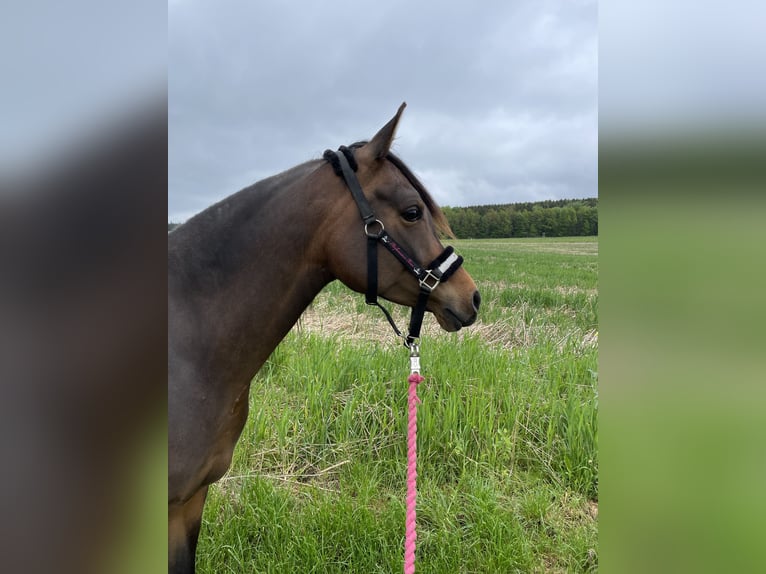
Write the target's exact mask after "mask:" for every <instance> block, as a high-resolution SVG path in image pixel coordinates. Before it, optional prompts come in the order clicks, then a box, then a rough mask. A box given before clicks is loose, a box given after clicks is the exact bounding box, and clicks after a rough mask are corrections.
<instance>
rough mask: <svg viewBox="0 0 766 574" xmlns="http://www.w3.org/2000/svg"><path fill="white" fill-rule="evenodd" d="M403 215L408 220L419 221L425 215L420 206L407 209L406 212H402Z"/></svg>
mask: <svg viewBox="0 0 766 574" xmlns="http://www.w3.org/2000/svg"><path fill="white" fill-rule="evenodd" d="M402 217H403V218H404V219H406V220H407V221H417V220H418V219H420V218H421V217H423V212H422V211H421V210H420V208H419V207H415V206H413V207H409V208H407V209H405V210H404V212H402Z"/></svg>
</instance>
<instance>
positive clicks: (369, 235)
mask: <svg viewBox="0 0 766 574" xmlns="http://www.w3.org/2000/svg"><path fill="white" fill-rule="evenodd" d="M375 223H377V224H378V225H380V231H378V232H377V233H370V232H369V230H368V229H367V227H368V226H369V225H370V224H375ZM385 230H386V228H385V227H384V226H383V222H382V221H381V220H380V219H376V220H375V221H371V222H370V223H365V224H364V234H365V235H366V236H367V237H372V238H373V239H380V237H381V235H383V232H384V231H385Z"/></svg>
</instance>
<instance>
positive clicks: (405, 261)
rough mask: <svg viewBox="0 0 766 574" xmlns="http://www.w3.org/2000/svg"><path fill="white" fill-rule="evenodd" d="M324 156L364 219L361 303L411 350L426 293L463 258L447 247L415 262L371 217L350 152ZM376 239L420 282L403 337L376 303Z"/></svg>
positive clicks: (458, 264)
mask: <svg viewBox="0 0 766 574" xmlns="http://www.w3.org/2000/svg"><path fill="white" fill-rule="evenodd" d="M324 158H325V159H326V160H327V161H328V162H330V165H332V167H333V169H334V170H335V174H336V175H338V176H339V177H342V178H343V180H344V181H345V182H346V186H348V188H349V190H350V191H351V195H352V196H353V198H354V201H355V202H356V205H357V207H358V208H359V215H361V217H362V221H363V222H364V234H365V235H366V236H367V292H366V294H365V302H366V303H367V304H368V305H375V306H376V307H378V308H379V309H380V310H381V311H383V314H384V315H385V316H386V319H388V322H389V324H390V325H391V327H392V328H393V329H394V332H395V333H396V334H397V336H399V337H402V338H404V344H405V345H406V346H407V347H409V348H411V349H412V348H416V346H417V340H418V339H419V337H420V327H421V325H422V324H423V316H424V315H425V312H426V304H427V303H428V297H429V295H431V292H432V291H433V290H434V289H436V288H437V287H438V286H439V284H440V283H443V282H444V281H446V280H447V279H449V278H450V276H451V275H452V274H453V273H454V272H455V271H457V269H458V267H460V265H462V263H463V258H462V257H460V256H459V255H457V254H456V253H455V250H454V249H453V248H452V247H447V248H445V249H444V251H442V253H441V254H440V255H439V256H438V257H437V258H436V259H434V260H433V261H432V262H431V263H429V264H428V265H427V266H426V267H423V266H422V265H418V264H417V263H416V261H415V259H413V258H412V257H411V256H410V255H409V254H408V253H407V251H406V250H405V249H404V248H403V247H402V246H401V245H399V244H398V243H397V242H396V241H394V239H393V238H392V237H391V236H390V235H389V234H388V232H387V231H386V228H385V226H384V225H383V222H382V221H381V220H380V219H377V218H376V217H375V212H374V211H373V210H372V207H371V206H370V204H369V202H368V201H367V198H366V197H365V196H364V193H363V192H362V186H361V185H360V184H359V180H358V179H357V177H356V174H355V173H354V172H355V171H356V170H357V163H356V158H354V152H353V151H352V150H351V149H349V148H347V147H346V146H340V148H339V149H338V152H334V151H332V150H329V149H328V150H327V151H325V152H324ZM378 242H380V243H381V244H382V245H383V247H385V248H386V249H388V251H389V252H391V254H392V255H393V256H394V257H396V258H397V259H398V260H399V262H400V263H401V264H402V265H403V266H404V268H405V269H407V270H408V271H409V272H410V273H412V274H413V275H414V276H415V278H416V279H417V280H418V283H419V284H420V293H419V294H418V300H417V303H416V304H415V306H414V307H413V308H412V315H411V317H410V325H409V333H408V334H407V337H404V336H403V335H402V333H401V331H399V329H397V327H396V324H395V323H394V320H393V319H392V318H391V314H390V313H389V312H388V311H387V310H386V309H385V307H383V306H382V305H381V304H380V303H378Z"/></svg>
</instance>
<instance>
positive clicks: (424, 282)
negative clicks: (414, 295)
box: [418, 269, 441, 293]
mask: <svg viewBox="0 0 766 574" xmlns="http://www.w3.org/2000/svg"><path fill="white" fill-rule="evenodd" d="M429 281H432V283H429ZM418 282H419V283H420V288H421V289H422V290H423V291H427V292H428V293H430V292H431V291H433V290H434V289H436V288H437V287H438V286H439V283H440V282H441V274H439V275H434V274H433V273H432V272H431V270H430V269H426V274H425V275H424V276H423V277H421V278H420V279H418Z"/></svg>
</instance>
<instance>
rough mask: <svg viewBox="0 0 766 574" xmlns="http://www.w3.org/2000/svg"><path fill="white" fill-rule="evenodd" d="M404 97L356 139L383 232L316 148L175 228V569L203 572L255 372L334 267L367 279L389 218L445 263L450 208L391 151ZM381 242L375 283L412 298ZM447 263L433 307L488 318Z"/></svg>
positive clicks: (405, 248)
mask: <svg viewBox="0 0 766 574" xmlns="http://www.w3.org/2000/svg"><path fill="white" fill-rule="evenodd" d="M403 108H404V104H402V106H401V107H400V108H399V111H398V112H397V114H396V116H394V118H393V119H391V120H390V121H389V122H388V123H387V124H386V125H385V126H384V127H383V128H382V129H381V130H380V131H379V132H378V133H377V134H376V135H375V136H374V137H373V138H372V140H370V141H369V142H368V143H365V144H363V145H359V146H352V147H353V148H354V151H353V152H352V151H350V150H346V152H347V153H346V155H347V156H351V158H350V159H351V161H352V162H353V163H354V164H355V165H354V167H355V168H356V170H355V171H356V174H355V175H356V178H358V179H356V178H354V179H355V180H356V181H358V184H359V186H361V189H359V192H360V193H363V195H364V198H362V199H361V201H362V202H364V203H365V204H366V205H367V206H368V207H370V208H372V209H373V210H374V213H375V220H374V222H373V223H374V225H373V227H374V228H375V230H376V231H368V229H367V226H366V225H364V224H363V223H362V221H360V219H359V210H361V209H362V207H361V206H358V205H357V203H356V202H355V199H356V198H355V197H354V196H353V194H352V193H349V188H348V187H347V185H346V183H345V182H344V179H343V178H342V177H338V175H336V173H339V172H338V171H334V168H335V169H336V170H338V165H337V163H338V162H337V160H336V162H335V163H336V164H335V165H334V166H333V165H331V162H326V161H323V160H314V161H309V162H307V163H304V164H301V165H299V166H297V167H294V168H292V169H290V170H288V171H286V172H284V173H281V174H279V175H276V176H273V177H271V178H268V179H265V180H263V181H261V182H259V183H256V184H255V185H253V186H251V187H248V188H245V189H243V190H242V191H240V192H238V193H236V194H234V195H232V196H230V197H228V198H227V199H224V200H223V201H221V202H219V203H217V204H215V205H213V206H212V207H210V208H208V209H206V210H205V211H203V212H202V213H200V214H198V215H197V216H195V217H193V218H192V219H190V220H189V221H188V222H187V223H185V224H183V225H181V226H180V227H178V228H177V229H176V230H174V231H173V232H171V233H170V235H169V236H168V313H169V319H168V432H169V436H168V465H169V468H168V502H169V511H168V529H169V532H168V537H169V538H168V544H169V546H168V552H169V556H168V561H169V569H170V571H171V572H193V571H194V554H195V548H196V545H197V537H198V534H199V529H200V522H201V517H202V509H203V506H204V504H205V497H206V495H207V491H208V487H209V485H210V484H211V483H213V482H215V481H216V480H218V479H219V478H221V477H222V476H223V474H224V473H225V472H226V470H227V469H228V468H229V465H230V463H231V458H232V453H233V451H234V446H235V444H236V442H237V440H238V439H239V436H240V433H241V432H242V428H243V427H244V424H245V420H246V418H247V412H248V394H249V389H250V382H251V379H252V378H253V376H254V375H255V373H256V372H257V371H258V369H259V368H260V367H261V365H263V363H264V362H265V361H266V359H267V358H268V356H269V355H270V354H271V352H272V351H273V350H274V349H275V348H276V346H277V345H278V344H279V342H280V341H281V340H282V339H283V338H284V336H285V335H286V334H287V333H288V331H289V330H290V329H291V328H292V326H293V325H294V324H295V323H296V321H297V320H298V318H299V317H300V315H301V313H302V312H303V311H304V310H305V309H306V307H307V306H308V305H309V304H310V303H311V301H312V300H313V299H314V297H316V295H317V294H318V293H319V291H321V290H322V288H323V287H324V286H325V285H327V284H328V283H330V282H331V281H333V280H335V279H339V280H340V281H342V282H343V283H345V284H346V285H347V286H348V287H350V288H351V289H353V290H355V291H359V292H365V290H367V287H368V282H370V281H371V280H370V279H368V266H367V259H368V256H369V254H370V252H369V247H368V246H369V243H368V240H367V238H368V237H370V236H372V237H378V235H377V231H378V230H380V231H382V227H383V226H384V225H385V230H386V233H387V234H388V233H390V237H395V238H396V240H397V241H398V244H395V245H396V248H397V249H398V250H399V251H401V252H402V253H404V254H405V257H407V254H411V259H409V260H410V261H420V262H427V261H432V260H434V259H435V258H436V261H437V262H438V261H442V262H443V261H444V260H445V259H446V256H445V253H450V252H449V251H445V250H444V248H443V246H442V245H441V243H440V241H439V239H438V233H439V232H441V233H446V234H450V233H451V232H450V230H449V226H448V224H447V221H446V219H445V218H444V215H443V214H442V212H441V211H440V210H439V208H438V206H437V205H436V203H435V202H434V201H433V199H432V198H431V196H430V195H429V194H428V192H427V191H426V190H425V188H424V187H423V185H422V184H421V183H420V182H419V181H418V180H417V179H416V178H415V176H414V175H413V174H412V172H411V171H410V170H409V169H408V168H407V167H406V166H405V165H404V164H403V163H402V162H401V160H399V159H398V158H396V157H395V156H394V155H393V154H391V152H390V151H389V148H390V146H391V142H392V140H393V137H394V133H395V131H396V126H397V124H398V122H399V118H400V116H401V113H402V110H403ZM338 155H340V154H338ZM341 160H342V161H343V162H344V163H345V162H346V161H347V160H346V159H345V158H341ZM346 167H348V164H346ZM348 185H349V186H351V183H349V184H348ZM362 190H363V191H362ZM357 201H360V200H359V199H357ZM377 224H380V225H379V226H378V225H377ZM366 235H367V237H366ZM366 246H367V247H366ZM374 249H379V250H380V257H377V253H376V254H375V256H376V258H377V260H378V262H377V266H376V267H377V271H376V273H377V278H376V280H377V283H378V285H377V292H378V293H379V294H380V296H382V297H384V298H385V299H388V300H390V301H393V302H395V303H399V304H401V305H406V306H410V307H414V306H415V305H416V301H418V300H419V293H422V291H423V288H422V287H423V282H422V281H421V282H420V287H419V281H418V278H417V277H413V275H412V274H411V273H410V272H411V271H412V268H410V269H407V268H406V267H405V266H403V265H402V263H403V259H402V257H400V255H397V254H396V253H395V255H397V256H396V257H393V256H391V255H390V254H386V253H385V250H384V249H381V245H380V244H379V245H377V246H374ZM448 249H449V248H448ZM389 250H391V247H390V246H389ZM439 256H441V259H439V258H438V257H439ZM397 258H399V261H397ZM454 258H455V256H454V255H451V256H450V259H454ZM445 265H446V264H444V263H443V264H442V266H445ZM458 265H459V263H458ZM415 269H416V271H420V269H419V268H418V267H417V266H415ZM449 273H450V274H451V277H450V280H449V282H446V283H443V284H442V285H440V286H439V288H438V289H435V290H434V291H433V294H431V296H430V297H428V299H427V303H426V305H427V307H426V310H428V311H430V312H432V313H433V314H434V315H435V316H436V319H437V321H438V322H439V324H440V325H441V326H442V328H443V329H445V330H447V331H456V330H458V329H460V328H461V327H464V326H467V325H470V324H471V323H473V322H474V321H475V320H476V314H477V311H478V305H479V300H480V299H479V294H478V291H477V290H476V285H475V284H474V282H473V280H472V279H471V277H470V276H469V275H468V273H466V271H465V270H463V269H462V268H460V269H458V268H456V267H454V268H452V269H450V270H449ZM438 274H439V273H438V270H437V275H438ZM444 279H445V280H446V273H445V277H444Z"/></svg>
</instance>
